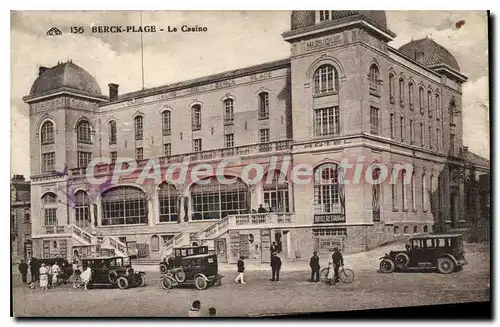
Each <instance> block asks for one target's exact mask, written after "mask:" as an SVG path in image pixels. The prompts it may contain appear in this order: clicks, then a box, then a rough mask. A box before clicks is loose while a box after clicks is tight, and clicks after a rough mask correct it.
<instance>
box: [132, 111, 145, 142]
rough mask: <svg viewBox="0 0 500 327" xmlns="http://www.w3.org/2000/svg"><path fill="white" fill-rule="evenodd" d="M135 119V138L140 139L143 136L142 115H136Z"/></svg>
mask: <svg viewBox="0 0 500 327" xmlns="http://www.w3.org/2000/svg"><path fill="white" fill-rule="evenodd" d="M134 121H135V139H136V140H142V137H143V136H144V134H143V133H144V123H143V118H142V116H137V117H135V118H134Z"/></svg>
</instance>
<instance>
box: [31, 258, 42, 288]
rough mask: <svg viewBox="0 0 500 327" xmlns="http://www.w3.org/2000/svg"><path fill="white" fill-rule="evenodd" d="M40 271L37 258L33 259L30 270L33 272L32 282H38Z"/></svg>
mask: <svg viewBox="0 0 500 327" xmlns="http://www.w3.org/2000/svg"><path fill="white" fill-rule="evenodd" d="M38 269H40V266H39V265H38V260H37V259H36V258H31V261H30V270H31V281H32V282H37V281H38V273H39V272H40V271H39V270H38Z"/></svg>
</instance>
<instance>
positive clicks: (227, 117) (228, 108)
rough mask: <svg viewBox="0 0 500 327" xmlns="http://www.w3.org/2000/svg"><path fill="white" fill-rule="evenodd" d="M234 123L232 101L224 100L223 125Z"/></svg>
mask: <svg viewBox="0 0 500 327" xmlns="http://www.w3.org/2000/svg"><path fill="white" fill-rule="evenodd" d="M233 123H234V101H233V99H226V100H224V125H232V124H233Z"/></svg>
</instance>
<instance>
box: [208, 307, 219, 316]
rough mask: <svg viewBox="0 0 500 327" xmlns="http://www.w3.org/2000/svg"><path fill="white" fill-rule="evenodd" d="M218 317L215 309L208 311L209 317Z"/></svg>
mask: <svg viewBox="0 0 500 327" xmlns="http://www.w3.org/2000/svg"><path fill="white" fill-rule="evenodd" d="M216 315H217V311H216V310H215V308H214V307H211V308H210V309H208V316H209V317H215V316H216Z"/></svg>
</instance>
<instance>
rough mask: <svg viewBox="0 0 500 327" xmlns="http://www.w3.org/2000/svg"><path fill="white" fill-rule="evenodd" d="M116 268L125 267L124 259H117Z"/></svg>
mask: <svg viewBox="0 0 500 327" xmlns="http://www.w3.org/2000/svg"><path fill="white" fill-rule="evenodd" d="M116 266H117V267H121V266H123V263H122V259H121V258H117V259H116Z"/></svg>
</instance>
